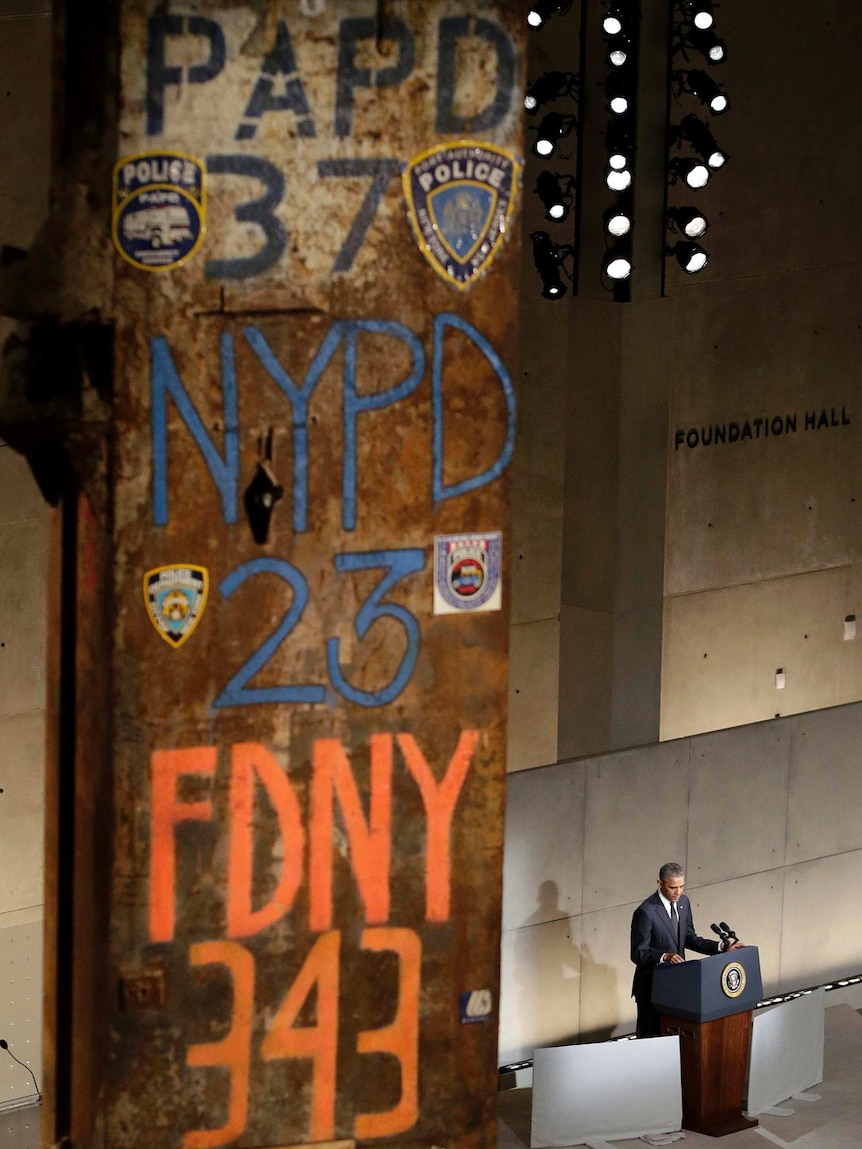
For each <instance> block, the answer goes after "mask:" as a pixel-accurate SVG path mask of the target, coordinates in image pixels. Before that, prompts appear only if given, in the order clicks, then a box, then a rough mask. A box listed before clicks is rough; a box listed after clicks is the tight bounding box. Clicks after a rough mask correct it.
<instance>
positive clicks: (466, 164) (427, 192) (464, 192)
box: [402, 140, 523, 291]
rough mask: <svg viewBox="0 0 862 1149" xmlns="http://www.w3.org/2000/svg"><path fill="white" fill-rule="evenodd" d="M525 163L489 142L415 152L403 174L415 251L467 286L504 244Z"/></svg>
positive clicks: (467, 142)
mask: <svg viewBox="0 0 862 1149" xmlns="http://www.w3.org/2000/svg"><path fill="white" fill-rule="evenodd" d="M522 167H523V164H522V162H521V161H520V160H518V159H517V158H516V157H515V156H514V155H512V153H511V152H507V151H505V150H504V149H503V148H498V147H495V146H494V145H493V144H485V143H479V142H477V141H475V140H459V141H458V142H457V143H454V144H447V145H445V146H443V147H434V148H428V149H427V151H424V152H420V153H419V155H418V156H414V157H413V159H412V160H410V162H409V163H408V164H407V166H406V167H405V169H404V173H403V176H402V182H403V186H404V198H405V199H406V200H407V209H408V213H409V215H410V222H411V224H412V225H413V231H414V232H415V233H416V239H417V242H418V244H419V250H420V251H421V252H422V253H423V255H424V256H425V258H426V259H427V260H428V262H429V263H430V264H431V266H432V267H433V268H434V270H435V271H436V272H437V274H438V275H442V276H443V278H444V279H445V280H446V282H447V283H451V284H452V286H453V287H456V288H458V290H459V291H465V290H466V289H467V288H468V287H470V286H471V284H473V283H474V282H475V280H476V279H478V278H479V276H481V275H482V274H483V273H484V272H485V271H487V270H488V267H489V265H490V263H491V261H492V260H493V258H494V256H495V255H496V254H497V252H498V251H499V250H500V248H501V247H502V244H503V241H504V239H505V238H506V235H507V233H508V230H509V222H510V220H511V217H512V213H513V212H514V209H515V198H516V196H517V193H518V187H519V184H520V174H521V168H522Z"/></svg>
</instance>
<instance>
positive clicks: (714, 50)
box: [685, 28, 727, 64]
mask: <svg viewBox="0 0 862 1149" xmlns="http://www.w3.org/2000/svg"><path fill="white" fill-rule="evenodd" d="M685 42H686V43H687V44H689V45H690V46H691V47H692V48H694V49H695V51H697V52H702V53H703V54H704V56H706V58H707V60H708V61H709V63H710V64H721V63H723V62H724V61H725V60H726V59H727V45H726V44H725V42H724V40H719V38H718V36H716V34H715V32H713V31H712V29H711V28H710V29H708V30H706V31H703V32H701V31H699V30H698V29H697V28H692V29H691V31H690V32H689V33H688V35H687V36H686V37H685Z"/></svg>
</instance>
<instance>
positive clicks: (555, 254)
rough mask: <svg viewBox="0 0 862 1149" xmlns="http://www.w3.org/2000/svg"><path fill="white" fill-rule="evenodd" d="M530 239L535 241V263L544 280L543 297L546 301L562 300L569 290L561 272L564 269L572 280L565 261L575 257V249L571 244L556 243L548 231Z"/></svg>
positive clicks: (535, 232) (540, 232) (537, 232)
mask: <svg viewBox="0 0 862 1149" xmlns="http://www.w3.org/2000/svg"><path fill="white" fill-rule="evenodd" d="M530 239H531V240H532V241H533V262H534V263H535V265H536V271H538V273H539V275H540V277H541V280H542V296H543V297H544V298H545V299H562V298H563V296H564V295H565V294H566V292H567V291H568V288H567V287H566V285H565V283H563V280H562V277H561V275H560V271H561V269H562V271H564V272H565V273H566V276H567V277H568V278H569V279H571V276H570V275H569V273H568V272H567V271H566V268H565V265H564V262H563V261H564V260H565V259H568V258H569V257H571V256H573V255H574V248H572V247H571V246H570V245H569V244H564V245H561V244H558V243H554V241H553V240H552V239H551V237H550V236H549V235H548V233H547V232H546V231H534V232H533V233H532V235H531V236H530Z"/></svg>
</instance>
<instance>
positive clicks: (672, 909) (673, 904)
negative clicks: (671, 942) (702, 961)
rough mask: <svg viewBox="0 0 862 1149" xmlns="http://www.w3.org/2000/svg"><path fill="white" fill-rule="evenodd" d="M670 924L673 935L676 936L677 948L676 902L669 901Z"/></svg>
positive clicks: (677, 917)
mask: <svg viewBox="0 0 862 1149" xmlns="http://www.w3.org/2000/svg"><path fill="white" fill-rule="evenodd" d="M670 924H671V926H672V927H673V936H674V937H675V938H676V948H677V950H679V910H678V909H677V908H676V902H671V903H670Z"/></svg>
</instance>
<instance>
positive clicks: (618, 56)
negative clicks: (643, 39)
mask: <svg viewBox="0 0 862 1149" xmlns="http://www.w3.org/2000/svg"><path fill="white" fill-rule="evenodd" d="M631 50H632V44H631V40H630V39H629V38H628V36H623V35H619V36H612V37H611V39H610V43H609V44H608V63H609V64H610V65H611V67H612V68H622V67H623V65H624V64H625V63H626V62H627V60H628V58H629V53H630V52H631Z"/></svg>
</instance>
